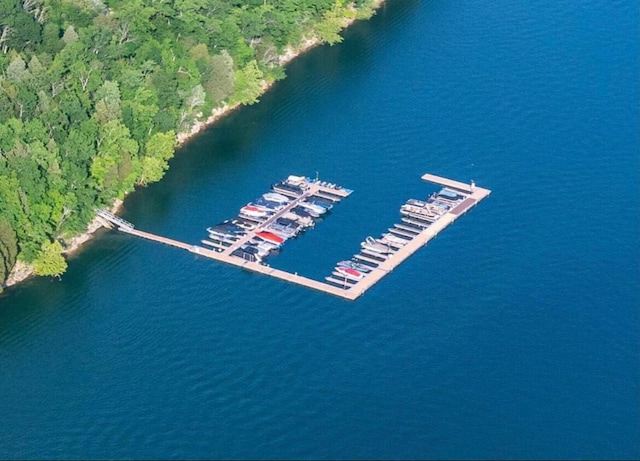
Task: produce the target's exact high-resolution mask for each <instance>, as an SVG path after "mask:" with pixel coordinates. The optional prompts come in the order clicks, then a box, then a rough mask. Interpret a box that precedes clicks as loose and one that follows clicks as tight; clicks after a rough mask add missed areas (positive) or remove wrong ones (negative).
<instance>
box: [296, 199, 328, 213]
mask: <svg viewBox="0 0 640 461" xmlns="http://www.w3.org/2000/svg"><path fill="white" fill-rule="evenodd" d="M298 205H300V206H301V207H302V208H304V209H306V210H311V211H313V212H314V213H316V214H318V215H321V214H325V213H326V212H327V209H326V208H323V207H321V206H319V205H314V204H313V203H309V202H305V201H302V202H300V203H298Z"/></svg>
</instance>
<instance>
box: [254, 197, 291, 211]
mask: <svg viewBox="0 0 640 461" xmlns="http://www.w3.org/2000/svg"><path fill="white" fill-rule="evenodd" d="M249 205H253V206H256V207H258V208H263V209H266V210H273V211H277V210H281V209H282V208H284V206H285V204H284V203H280V202H276V201H273V200H267V199H266V198H264V197H258V198H257V199H255V200H254V201H253V202H251V203H250V204H249Z"/></svg>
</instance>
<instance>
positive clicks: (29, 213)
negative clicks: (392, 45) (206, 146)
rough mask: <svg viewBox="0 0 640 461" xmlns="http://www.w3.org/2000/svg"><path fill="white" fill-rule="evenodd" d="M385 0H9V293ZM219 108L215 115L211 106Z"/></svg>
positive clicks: (1, 12)
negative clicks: (176, 156)
mask: <svg viewBox="0 0 640 461" xmlns="http://www.w3.org/2000/svg"><path fill="white" fill-rule="evenodd" d="M380 3H382V1H381V0H355V1H351V2H348V1H346V0H244V1H231V0H0V51H1V53H0V70H1V72H0V291H1V289H2V285H3V284H4V281H5V280H6V278H7V276H8V275H9V274H10V272H11V270H12V268H13V267H14V266H15V264H16V261H22V262H24V263H27V264H28V265H29V268H30V269H29V270H31V271H33V273H35V274H38V275H59V274H61V273H63V272H64V270H65V269H66V261H65V259H64V257H63V256H62V253H63V252H64V250H65V248H67V247H68V245H69V242H71V241H72V240H73V239H72V237H73V236H77V235H78V234H81V233H83V232H86V230H87V225H88V223H89V222H90V221H91V220H92V218H93V217H94V210H95V208H96V207H103V206H106V207H109V206H111V205H112V204H113V203H114V200H116V199H122V198H123V197H124V196H125V195H126V194H127V193H129V192H131V191H132V190H134V188H135V187H139V186H144V185H146V184H148V183H150V182H154V181H158V180H160V179H161V178H162V176H163V174H164V172H165V170H166V169H167V166H168V163H167V162H168V160H169V159H170V158H171V157H172V156H173V153H174V150H175V148H176V146H177V144H178V143H177V140H178V139H180V140H184V139H186V138H188V136H189V135H191V134H193V133H195V132H197V131H198V129H199V128H201V127H202V126H203V124H205V123H207V122H211V121H212V120H214V119H215V116H220V115H221V114H224V113H225V111H228V110H229V109H230V108H233V107H236V106H238V105H243V104H253V103H255V102H257V101H258V98H259V96H260V95H261V94H262V93H263V92H264V91H265V89H266V88H267V87H268V86H269V85H270V84H271V83H273V82H274V81H276V80H278V79H280V78H283V77H284V70H283V64H284V63H285V62H286V60H287V59H289V58H290V57H291V56H294V55H296V53H297V51H298V50H299V49H300V48H305V47H308V46H310V45H312V44H315V43H330V44H333V43H337V42H339V41H340V40H341V37H340V35H339V31H340V30H341V29H342V28H343V27H345V26H346V25H347V24H348V23H349V22H351V21H353V20H354V19H359V18H368V17H369V16H370V15H371V14H373V12H374V11H375V8H376V7H377V6H378V5H379V4H380ZM212 114H214V117H213V118H212V117H211V115H212Z"/></svg>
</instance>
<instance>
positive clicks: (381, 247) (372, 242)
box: [360, 237, 391, 255]
mask: <svg viewBox="0 0 640 461" xmlns="http://www.w3.org/2000/svg"><path fill="white" fill-rule="evenodd" d="M360 245H361V246H362V248H364V249H365V250H369V251H372V252H374V253H379V254H381V255H386V254H389V253H391V248H390V246H389V245H385V244H384V243H380V242H378V241H377V240H376V239H374V238H373V237H367V238H366V239H365V241H364V242H362V243H361V244H360Z"/></svg>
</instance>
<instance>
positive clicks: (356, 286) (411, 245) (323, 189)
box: [98, 174, 491, 300]
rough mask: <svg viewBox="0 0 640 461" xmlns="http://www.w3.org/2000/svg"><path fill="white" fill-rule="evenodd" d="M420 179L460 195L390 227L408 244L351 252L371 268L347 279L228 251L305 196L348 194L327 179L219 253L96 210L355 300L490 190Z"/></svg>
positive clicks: (123, 227) (117, 222) (194, 249)
mask: <svg viewBox="0 0 640 461" xmlns="http://www.w3.org/2000/svg"><path fill="white" fill-rule="evenodd" d="M422 179H423V180H424V181H428V182H431V183H435V184H438V185H441V186H444V187H445V188H450V189H452V190H453V191H454V192H455V193H456V194H458V196H459V197H460V198H459V199H458V200H456V201H453V202H452V203H451V206H450V207H449V209H448V210H447V211H446V212H443V213H442V214H441V215H440V216H439V217H438V218H437V219H435V220H434V221H433V222H429V223H425V224H424V225H426V226H427V227H421V226H416V227H411V225H410V224H409V223H405V224H404V225H403V224H396V225H395V226H394V227H392V228H389V230H390V231H392V232H394V233H396V234H398V235H400V236H401V237H403V238H404V239H406V243H403V244H402V246H400V245H398V246H395V245H393V244H392V245H390V249H391V248H393V250H392V251H391V250H390V253H389V254H387V255H383V256H381V255H378V254H376V253H375V252H369V251H366V250H364V249H363V250H362V252H361V253H360V254H358V255H355V256H354V258H357V259H358V260H361V261H364V262H365V263H367V264H368V265H369V266H370V267H369V269H370V271H369V272H368V273H366V274H362V276H361V278H359V279H357V280H355V279H351V278H349V277H347V276H346V275H345V276H344V277H343V276H342V275H340V274H339V273H337V272H334V273H333V274H332V275H330V276H329V277H327V278H326V280H327V282H321V281H318V280H313V279H310V278H308V277H304V276H301V275H298V274H292V273H290V272H286V271H283V270H280V269H276V268H273V267H270V266H268V265H265V264H262V263H258V262H252V261H248V260H245V259H242V258H240V257H237V256H232V255H231V252H233V251H234V250H235V249H237V248H239V247H240V246H242V245H243V244H245V243H246V242H248V241H249V240H251V239H252V238H253V237H254V236H255V233H256V232H257V231H259V230H260V229H261V228H263V227H266V226H268V225H269V224H270V223H272V222H274V221H276V220H277V219H278V217H280V216H282V215H283V214H285V213H286V212H287V211H289V210H291V208H293V207H295V206H296V205H298V204H299V203H300V202H301V201H303V200H305V199H306V198H308V197H310V196H313V195H318V196H325V197H333V198H334V199H336V200H339V199H340V198H344V197H347V196H348V195H349V194H350V193H351V191H350V190H348V189H342V188H335V187H333V186H332V185H327V183H324V182H320V181H317V180H316V181H311V182H309V185H308V188H307V189H306V190H305V191H304V194H302V195H300V196H298V197H295V198H294V199H293V200H292V201H291V202H290V203H289V204H287V206H285V207H284V208H282V209H281V210H279V211H278V212H276V213H275V214H273V215H272V216H270V217H269V218H268V219H267V220H266V221H264V222H263V223H261V225H260V227H258V228H257V229H255V230H254V231H249V232H247V234H246V235H244V236H242V237H241V238H240V239H238V240H237V241H235V242H232V243H230V245H229V246H222V245H219V246H216V247H215V248H216V249H217V251H216V250H210V249H208V248H204V247H202V246H199V245H192V244H189V243H185V242H180V241H177V240H173V239H170V238H167V237H162V236H159V235H155V234H151V233H149V232H144V231H141V230H138V229H135V228H134V226H133V224H131V223H128V222H127V221H124V220H123V219H121V218H119V217H118V216H115V215H112V214H110V213H108V212H106V211H104V210H99V211H98V214H99V215H100V217H101V218H103V219H104V220H106V221H109V222H110V223H111V224H113V225H114V226H115V227H116V228H117V229H118V230H120V231H122V232H125V233H127V234H130V235H135V236H137V237H141V238H144V239H147V240H152V241H155V242H159V243H164V244H166V245H170V246H174V247H177V248H180V249H183V250H187V251H189V252H191V253H194V254H197V255H200V256H204V257H206V258H210V259H214V260H216V261H220V262H224V263H227V264H231V265H234V266H238V267H241V268H243V269H246V270H250V271H252V272H257V273H260V274H265V275H269V276H271V277H275V278H278V279H281V280H285V281H287V282H291V283H296V284H298V285H302V286H305V287H307V288H312V289H314V290H318V291H322V292H324V293H329V294H332V295H335V296H339V297H341V298H344V299H348V300H354V299H356V298H358V297H359V296H361V295H362V294H364V293H365V291H366V290H368V289H369V288H370V287H371V286H373V285H374V284H376V283H377V282H378V281H379V280H380V279H381V278H383V277H384V276H385V275H386V274H388V273H389V272H391V271H392V270H393V269H394V268H395V267H396V266H398V265H399V264H400V263H402V262H403V261H404V260H405V259H407V258H408V257H409V256H411V255H412V254H413V253H414V252H415V251H417V250H418V249H419V248H421V247H423V246H424V245H426V244H427V242H428V241H429V240H431V239H432V238H434V237H435V236H436V235H438V233H440V231H442V230H443V229H444V228H446V227H447V226H448V225H449V224H451V223H452V222H453V221H455V220H456V219H458V217H460V216H461V215H463V214H464V213H465V212H467V211H468V210H469V209H471V208H472V207H474V206H475V205H476V204H477V203H478V202H480V201H481V200H483V199H484V198H486V197H487V196H488V195H489V194H490V193H491V191H490V190H488V189H485V188H482V187H477V186H476V185H475V184H474V183H473V182H472V183H471V184H465V183H462V182H458V181H453V180H451V179H447V178H443V177H440V176H435V175H432V174H425V175H423V176H422ZM445 201H446V200H445Z"/></svg>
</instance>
